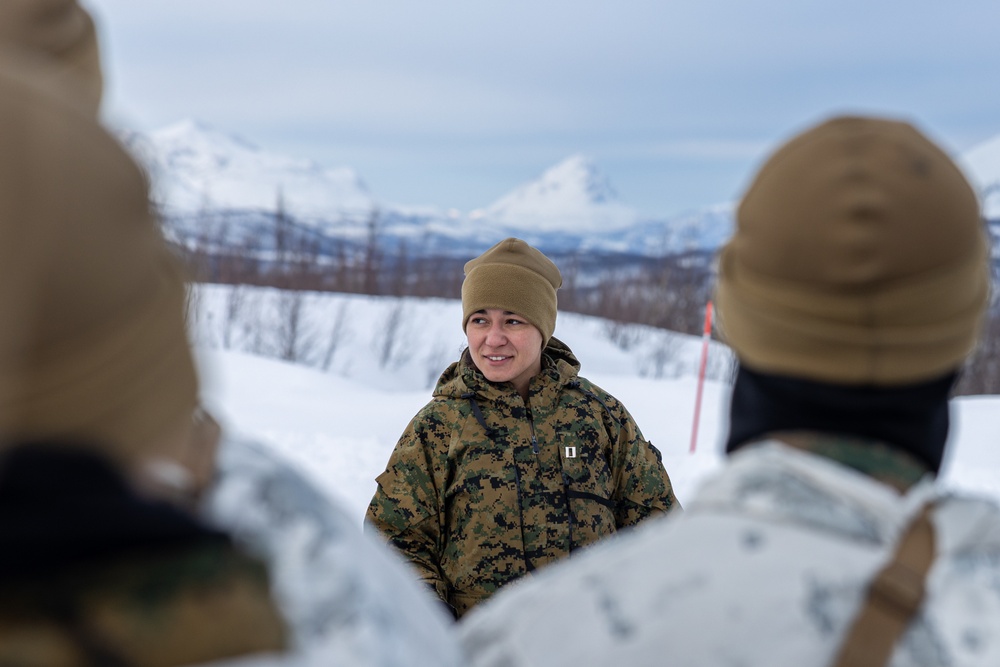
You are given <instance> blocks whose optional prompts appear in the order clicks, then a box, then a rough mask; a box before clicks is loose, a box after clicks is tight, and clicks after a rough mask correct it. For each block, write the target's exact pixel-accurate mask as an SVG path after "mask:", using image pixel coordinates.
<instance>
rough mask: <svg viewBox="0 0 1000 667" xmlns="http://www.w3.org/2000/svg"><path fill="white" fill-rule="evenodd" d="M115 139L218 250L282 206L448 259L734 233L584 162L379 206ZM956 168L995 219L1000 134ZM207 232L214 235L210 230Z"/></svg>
mask: <svg viewBox="0 0 1000 667" xmlns="http://www.w3.org/2000/svg"><path fill="white" fill-rule="evenodd" d="M122 136H123V139H124V141H125V143H126V145H128V146H129V147H130V148H131V149H132V150H133V152H134V153H135V154H136V155H137V156H138V157H139V159H140V160H141V161H142V162H144V163H145V164H146V165H147V168H148V169H149V171H150V173H151V176H152V180H153V184H154V198H155V200H156V201H157V203H158V204H159V205H160V208H161V211H163V214H164V218H165V220H166V223H167V227H168V231H169V232H170V233H171V234H173V236H174V238H175V239H177V240H179V241H184V240H185V239H187V240H191V239H195V238H204V237H206V236H210V237H213V238H221V237H223V236H224V237H225V239H224V241H223V242H225V243H230V244H240V245H243V246H248V245H254V244H258V245H260V247H262V248H266V246H267V239H268V238H270V237H271V236H273V234H270V233H269V231H268V230H269V229H270V228H272V227H273V225H274V220H275V214H276V211H278V210H279V209H281V210H282V211H283V213H284V214H285V215H286V217H287V218H288V219H289V220H290V221H291V222H292V224H293V225H297V226H298V227H299V228H300V229H301V230H302V231H303V233H307V234H311V235H316V237H317V238H319V239H320V240H321V241H325V242H328V245H329V244H336V243H338V242H340V241H347V242H348V243H354V244H363V243H364V242H365V239H366V238H367V235H368V234H369V232H370V230H369V228H368V224H369V222H370V221H371V220H372V219H373V214H375V213H377V222H378V232H379V235H380V239H381V242H382V243H383V245H384V247H386V248H389V247H393V246H399V245H401V244H402V243H404V242H405V243H406V244H407V248H408V252H410V253H413V252H417V251H418V250H417V249H418V248H419V252H424V253H428V254H432V255H435V256H440V255H447V256H452V257H455V258H460V257H468V256H470V255H472V254H475V253H478V252H481V251H482V250H483V249H484V248H486V247H488V246H489V245H492V244H493V243H495V242H496V241H497V240H499V239H501V238H503V237H505V236H519V237H521V238H524V239H525V240H526V241H528V242H529V243H532V244H534V245H536V246H538V247H539V248H541V249H542V250H543V251H545V252H548V253H553V254H555V255H562V256H567V255H570V254H573V255H580V254H587V255H591V256H594V257H608V256H621V257H634V256H645V257H658V256H663V255H669V254H680V253H696V254H701V255H703V256H708V255H710V254H711V253H712V252H714V250H715V249H716V248H718V247H719V245H720V244H722V243H723V242H724V241H725V240H726V239H727V238H728V237H729V235H730V234H731V233H732V228H733V215H734V203H732V202H727V203H721V204H713V205H707V206H705V207H704V208H701V209H696V210H692V211H688V212H686V213H683V214H679V215H675V216H671V217H666V218H653V217H650V216H644V215H642V214H641V213H639V212H638V211H636V210H635V209H633V208H631V207H629V206H628V205H627V204H626V203H624V202H622V201H621V200H620V199H619V198H618V196H617V194H616V193H615V189H614V187H613V186H612V185H611V183H610V181H609V179H608V178H607V177H606V176H604V175H603V174H602V173H601V171H600V169H599V168H598V166H597V164H596V163H595V162H594V161H593V160H592V159H590V158H588V157H586V156H583V155H573V156H571V157H569V158H567V159H565V160H563V161H562V162H560V163H558V164H556V165H555V166H553V167H551V168H550V169H548V170H546V171H544V172H543V173H542V174H541V175H540V176H539V177H538V178H537V179H535V180H533V181H531V182H527V183H525V184H523V185H521V186H520V187H518V188H516V189H515V190H514V191H512V192H510V193H508V194H506V195H504V196H502V197H500V198H498V199H497V200H496V201H495V202H493V203H492V204H490V205H487V206H485V207H483V208H478V209H475V210H473V211H471V212H469V213H461V212H457V211H449V212H446V211H443V210H439V209H435V208H433V207H419V208H418V207H413V206H406V205H401V204H395V203H389V202H385V201H382V200H380V199H379V198H378V197H377V196H376V195H375V194H373V193H371V192H370V191H369V190H368V189H367V188H366V187H365V185H364V182H363V181H362V179H361V178H360V176H359V175H358V174H357V173H356V172H355V171H354V170H353V169H350V168H347V167H341V168H337V169H329V168H325V167H323V166H321V165H319V164H317V163H315V162H313V161H311V160H307V159H301V158H295V157H288V156H284V155H278V154H275V153H271V152H268V151H266V150H263V149H261V148H258V147H256V146H254V145H252V144H250V143H248V142H246V141H244V140H241V139H238V138H236V137H233V136H231V135H228V134H226V133H225V132H222V131H219V130H214V129H212V128H210V127H207V126H205V125H204V124H201V123H198V122H196V121H192V120H186V121H182V122H179V123H176V124H174V125H171V126H169V127H165V128H163V129H161V130H157V131H155V132H152V133H150V134H148V135H142V134H138V133H134V132H132V133H123V135H122ZM958 161H959V163H960V164H961V165H962V167H963V168H964V169H965V170H966V171H967V173H968V174H969V178H970V180H972V181H973V183H974V184H976V185H977V187H978V190H979V192H980V194H981V196H982V197H983V200H984V209H985V213H986V215H987V216H988V217H990V218H991V219H993V220H998V219H1000V136H998V137H996V138H994V139H992V140H990V141H986V142H984V143H983V144H981V145H979V146H977V147H974V148H973V149H972V150H969V151H967V152H966V153H964V154H963V155H961V156H958ZM206 225H215V226H216V227H215V229H211V230H206ZM994 227H995V228H996V227H1000V223H995V224H994ZM220 231H224V234H220V233H219V232H220ZM320 245H321V246H322V245H323V243H322V242H321V243H320Z"/></svg>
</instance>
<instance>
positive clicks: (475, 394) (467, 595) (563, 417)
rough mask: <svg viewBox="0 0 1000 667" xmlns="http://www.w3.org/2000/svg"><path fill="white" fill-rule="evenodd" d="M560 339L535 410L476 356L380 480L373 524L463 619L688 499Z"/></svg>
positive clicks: (445, 388) (438, 396) (410, 432)
mask: <svg viewBox="0 0 1000 667" xmlns="http://www.w3.org/2000/svg"><path fill="white" fill-rule="evenodd" d="M579 367H580V364H579V362H578V361H577V360H576V358H575V357H574V356H573V353H572V352H571V351H570V350H569V348H567V347H566V346H565V345H564V344H563V343H562V342H560V341H559V340H557V339H555V338H553V339H551V341H550V342H549V345H548V347H546V349H545V352H544V354H543V355H542V371H541V373H540V374H539V375H537V376H536V377H534V378H532V380H531V384H530V387H529V396H528V404H527V405H525V402H524V401H523V400H522V399H521V396H520V395H519V394H518V393H517V391H515V390H514V388H513V386H512V385H510V384H509V383H496V384H495V383H491V382H489V381H487V380H486V378H485V377H484V376H483V375H482V374H481V373H480V372H479V371H478V369H476V368H475V366H474V365H473V364H472V362H471V361H470V359H469V357H468V352H466V354H464V355H463V357H462V359H461V360H460V361H458V362H456V363H454V364H452V365H451V366H449V368H448V369H447V370H446V371H445V372H444V374H442V376H441V379H440V380H439V381H438V385H437V387H436V388H435V390H434V397H433V399H432V400H431V402H430V403H428V404H427V405H426V406H425V407H424V408H423V409H422V410H421V411H420V412H419V413H417V415H416V416H415V417H414V418H413V420H412V421H411V422H410V424H409V426H408V427H407V429H406V431H405V432H404V433H403V435H402V437H401V438H400V439H399V442H398V443H397V444H396V448H395V450H394V451H393V453H392V456H391V457H390V459H389V462H388V465H387V467H386V470H385V472H384V473H382V474H381V475H379V477H378V479H377V482H378V490H377V491H376V493H375V496H374V498H373V499H372V501H371V505H370V506H369V508H368V515H367V521H368V522H369V524H370V525H374V526H375V527H376V528H378V530H379V531H381V533H382V534H383V535H384V536H385V537H386V538H388V540H389V542H390V543H391V544H392V545H393V546H395V547H396V548H397V549H399V551H401V552H402V553H403V554H404V556H405V557H406V558H407V559H409V560H410V561H411V562H412V564H413V565H414V566H416V567H417V569H418V571H419V574H420V576H421V577H422V578H423V580H424V581H425V582H426V583H427V584H429V585H430V586H432V587H433V588H434V589H435V591H436V592H437V594H438V596H440V597H441V599H442V600H444V601H445V602H447V603H448V604H449V605H450V606H451V607H452V609H453V610H454V611H455V613H456V615H458V616H461V615H462V614H464V613H465V612H466V611H467V610H468V609H469V608H470V607H472V606H473V605H475V604H476V603H478V602H480V601H482V600H483V599H485V598H487V597H488V596H490V595H492V594H493V593H494V592H495V591H496V590H497V589H499V588H500V587H501V586H503V585H504V584H506V583H508V582H510V581H512V580H514V579H517V578H518V577H521V576H523V575H524V574H526V573H528V572H531V571H533V570H535V569H538V568H539V567H542V566H543V565H546V564H548V563H551V562H552V561H555V560H558V559H560V558H563V557H565V556H567V555H568V554H569V553H570V552H571V551H573V550H575V549H578V548H580V547H582V546H585V545H587V544H590V543H592V542H594V541H596V540H598V539H600V538H603V537H606V536H608V535H611V534H612V533H614V532H615V531H616V530H618V529H620V528H623V527H626V526H631V525H633V524H635V523H637V522H639V521H641V520H642V519H645V518H646V517H648V516H650V515H651V514H658V513H662V512H665V511H667V510H669V509H671V508H674V507H678V505H677V501H676V499H675V498H674V494H673V490H672V488H671V484H670V479H669V477H668V476H667V473H666V471H665V470H664V468H663V464H662V462H661V460H660V453H659V451H657V450H656V448H655V447H653V446H652V445H651V444H650V443H648V442H646V440H645V439H644V438H643V436H642V433H641V432H640V431H639V428H638V426H636V424H635V422H634V421H633V420H632V417H631V415H629V413H628V411H627V410H626V409H625V407H624V406H623V405H622V404H621V403H620V402H619V401H617V400H616V399H615V398H614V397H613V396H611V395H610V394H608V393H606V392H605V391H603V390H602V389H600V388H599V387H597V386H595V385H593V384H591V383H590V382H588V381H587V380H585V379H584V378H582V377H579V376H578V375H577V370H578V369H579Z"/></svg>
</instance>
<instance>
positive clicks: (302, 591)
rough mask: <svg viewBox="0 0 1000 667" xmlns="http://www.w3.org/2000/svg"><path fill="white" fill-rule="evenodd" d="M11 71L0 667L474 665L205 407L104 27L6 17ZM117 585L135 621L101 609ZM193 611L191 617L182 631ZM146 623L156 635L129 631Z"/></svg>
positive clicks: (30, 9) (305, 491)
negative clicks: (117, 130) (108, 76)
mask: <svg viewBox="0 0 1000 667" xmlns="http://www.w3.org/2000/svg"><path fill="white" fill-rule="evenodd" d="M0 58H2V59H0V77H2V80H3V82H4V86H3V89H2V90H3V96H2V98H0V105H2V107H3V109H4V111H3V114H4V115H3V119H4V121H3V124H2V125H0V141H2V142H3V143H2V146H3V148H4V158H5V159H4V161H3V172H2V174H0V176H2V182H0V188H2V190H0V191H2V193H3V197H2V198H0V214H2V219H0V225H2V229H3V235H4V242H3V244H2V248H0V252H3V253H4V258H3V259H4V263H3V269H0V270H3V271H5V272H6V273H4V278H5V280H4V281H3V285H2V287H0V293H2V297H3V299H2V301H0V311H2V313H3V315H4V316H3V317H2V318H0V319H2V320H3V321H4V322H5V324H4V325H3V328H2V332H3V339H2V340H3V341H5V347H3V348H0V352H2V353H3V356H2V357H0V359H2V363H3V364H4V365H3V366H2V367H0V390H2V393H0V400H2V401H3V403H0V418H2V420H5V421H0V423H2V426H3V428H0V438H2V440H3V442H4V443H6V444H7V445H8V449H10V454H9V456H7V455H4V457H3V458H4V462H0V525H2V526H3V529H2V530H0V541H2V542H3V544H2V546H0V553H3V554H4V555H5V557H6V559H5V561H4V562H5V563H6V565H7V567H6V568H4V570H5V571H6V572H7V576H6V579H5V581H9V582H11V586H10V587H9V588H3V589H2V590H3V593H0V661H4V660H7V659H8V658H9V659H10V660H7V662H10V664H22V663H21V662H17V661H16V660H14V658H17V659H18V660H26V661H28V663H30V664H36V663H37V664H50V662H49V660H50V659H51V660H54V661H55V662H54V663H52V664H77V661H76V658H74V657H73V656H76V657H79V658H80V660H82V661H84V662H86V663H89V664H93V663H94V662H100V661H106V660H110V661H119V662H135V663H138V664H164V665H166V664H187V663H192V662H204V661H205V660H217V659H219V658H227V657H229V658H239V656H247V655H250V654H253V656H255V657H253V658H250V659H252V660H253V661H254V662H255V664H257V663H260V664H270V663H274V664H288V663H289V661H291V662H294V663H295V664H352V665H373V666H374V665H385V666H389V665H394V666H395V665H447V666H456V665H459V664H461V659H460V654H459V651H458V648H457V645H456V642H455V639H454V637H453V635H452V634H451V633H450V629H449V628H448V626H447V625H446V623H445V621H444V620H443V618H442V616H441V615H440V613H439V610H437V609H436V608H434V606H433V605H432V603H431V602H430V598H429V596H426V595H425V594H424V592H423V591H422V590H420V589H419V588H418V587H417V586H416V585H415V584H413V582H412V581H411V579H410V578H409V577H408V576H406V573H405V570H404V566H403V565H402V564H401V563H399V562H398V561H396V560H395V558H394V556H393V554H390V553H388V552H386V551H385V550H384V549H383V548H382V547H380V546H379V545H378V544H376V543H375V542H374V541H371V540H369V539H368V538H366V537H365V536H363V535H362V534H361V531H360V530H359V527H358V525H357V522H356V520H354V519H352V518H351V517H349V516H348V515H347V513H346V512H344V511H343V510H342V509H341V508H340V507H338V506H335V505H334V504H333V503H332V502H331V500H330V499H329V498H327V497H326V496H324V495H323V494H321V493H319V492H318V491H317V490H316V488H315V486H313V485H312V484H311V483H310V482H308V481H307V480H306V479H305V478H304V477H303V476H302V475H301V474H300V473H298V472H297V471H296V470H295V469H294V468H292V467H291V466H289V465H288V464H287V463H285V462H284V461H282V460H281V459H280V458H278V457H276V456H274V455H273V454H271V453H269V451H268V450H267V449H266V448H264V447H261V446H259V445H256V444H254V443H251V442H247V441H245V440H242V439H239V438H233V437H231V436H227V434H226V433H220V429H219V425H218V424H217V423H216V422H215V421H214V420H213V419H212V418H211V416H210V415H208V414H207V413H206V412H205V411H204V410H202V409H201V408H200V407H199V406H198V396H197V387H198V384H197V378H196V375H195V371H194V366H193V363H192V360H191V356H190V349H189V347H188V342H187V338H186V333H185V331H184V323H183V310H184V287H183V283H182V279H181V273H180V271H179V270H178V267H177V266H176V263H175V259H174V258H173V257H172V256H170V255H169V253H168V252H167V251H166V246H165V243H164V242H163V239H162V237H161V235H160V232H159V229H158V225H157V224H156V222H155V220H154V218H153V216H152V215H151V214H150V211H149V206H148V201H147V198H148V192H147V187H146V183H145V180H144V178H143V176H142V174H141V173H140V171H139V170H138V168H137V167H136V165H135V164H134V163H133V162H132V161H131V160H130V159H129V158H128V157H127V156H125V155H124V153H123V152H122V151H121V149H120V148H119V147H118V145H117V143H116V142H115V141H114V140H113V139H112V138H111V137H110V136H109V135H108V134H107V133H106V132H105V131H103V130H102V129H101V128H99V127H98V126H97V125H96V123H95V122H94V121H95V117H96V114H97V112H98V109H99V106H100V98H101V89H102V81H103V77H102V75H101V69H100V58H99V57H98V48H97V42H96V38H95V32H94V24H93V22H92V21H91V19H90V16H89V15H88V14H87V13H86V12H85V11H84V10H83V9H82V8H81V7H80V6H79V5H78V4H77V3H76V2H75V1H74V0H12V1H11V2H9V3H3V4H2V5H0ZM8 80H9V81H8ZM220 439H221V443H220ZM18 443H21V444H23V445H28V446H23V447H22V446H18V447H15V445H17V444H18ZM153 497H155V498H160V499H165V500H168V501H170V503H171V505H173V506H171V505H165V504H164V503H162V502H156V501H153V500H152V498H153ZM177 508H182V509H183V510H185V511H178V509H177ZM190 511H198V512H199V513H200V514H201V515H202V516H203V517H206V518H208V519H210V520H211V522H212V523H213V524H214V525H216V526H221V527H222V530H224V531H226V532H232V533H233V534H234V535H235V537H236V538H237V540H238V542H239V543H240V545H241V546H242V547H244V548H249V549H251V550H252V551H253V553H254V554H256V555H257V556H260V557H263V558H265V559H266V560H267V564H268V565H269V567H270V569H271V585H272V586H273V593H274V595H275V596H276V598H277V602H278V604H279V606H280V612H281V614H280V615H279V614H278V613H277V610H276V609H275V606H274V604H273V603H272V602H271V600H270V598H269V595H268V586H267V582H268V577H267V573H266V572H265V570H264V567H263V566H262V565H261V563H260V562H258V561H257V560H255V559H254V558H252V557H249V556H247V555H244V554H243V552H241V551H239V550H238V549H235V548H234V547H233V545H232V544H231V542H230V539H229V537H228V536H227V535H226V534H225V533H223V532H221V531H220V530H219V529H218V528H209V527H207V526H205V525H204V524H202V523H201V522H200V521H198V520H196V519H193V518H191V516H190V514H189V512H190ZM40 526H41V527H44V528H45V530H40V529H39V527H40ZM175 556H177V557H175ZM181 556H183V557H184V558H181ZM185 558H186V560H185ZM213 558H214V560H212V559H213ZM184 568H187V569H186V570H185V569H184ZM188 575H190V576H188ZM227 587H228V588H227ZM109 588H110V589H113V590H112V593H114V594H115V595H118V597H115V598H113V599H112V601H113V602H116V604H117V602H121V606H119V607H115V606H109V605H108V604H104V602H102V598H101V595H103V594H104V592H106V591H107V590H108V589H109ZM216 589H221V590H220V591H216ZM175 593H176V595H175ZM140 594H141V595H145V596H147V597H146V598H143V599H142V600H138V601H137V600H136V599H135V596H136V595H140ZM150 595H151V596H152V597H149V596H150ZM192 595H196V596H197V599H195V600H192V599H191V596H192ZM157 596H159V598H158V597H157ZM231 598H238V599H237V600H236V601H235V602H237V603H239V602H240V600H241V599H242V604H243V605H244V606H246V605H247V604H249V608H248V609H242V610H241V609H239V608H229V607H228V606H227V605H232V604H233V603H234V601H233V600H232V599H231ZM95 600H96V602H95ZM97 603H101V605H103V606H100V605H98V606H95V604H97ZM174 603H177V605H179V606H181V607H182V611H185V614H186V615H181V616H178V617H177V618H174V617H171V616H169V615H167V612H168V611H170V609H171V606H170V605H172V604H174ZM143 605H146V606H143ZM122 609H124V610H125V611H122ZM67 610H72V613H69V612H68V611H67ZM109 610H110V611H109ZM140 611H142V612H156V613H157V614H158V617H157V618H156V619H155V620H156V625H155V628H154V627H152V626H150V627H145V628H144V627H142V626H141V624H139V623H138V622H136V623H132V624H131V625H123V623H122V621H123V619H126V618H128V614H130V613H133V612H135V613H138V612H140ZM112 612H113V613H112ZM67 614H68V615H67ZM53 615H55V617H53ZM102 619H103V620H102ZM108 619H110V622H111V624H110V625H107V622H106V621H108ZM91 620H93V621H94V622H93V623H91ZM147 620H149V619H147ZM84 621H86V622H84ZM181 621H183V622H181ZM101 623H104V625H106V626H107V628H105V629H103V630H102V629H101V627H103V626H101ZM286 624H287V626H288V628H287V630H286V627H285V626H286ZM98 626H101V627H98ZM108 628H110V630H108ZM42 630H44V632H42ZM106 630H107V631H109V632H112V636H110V638H105V637H104V633H105V631H106ZM126 636H127V637H128V639H127V642H128V643H127V644H126V645H125V647H124V648H122V646H119V645H118V644H117V643H116V642H117V641H118V640H119V639H122V640H123V641H124V639H123V638H124V637H126ZM13 639H18V642H15V643H8V642H12V641H13ZM209 640H211V641H209ZM25 642H27V643H25ZM206 642H207V643H206ZM240 642H243V643H242V644H241V643H240ZM26 647H27V648H26ZM53 647H56V648H60V647H61V649H60V651H59V652H54V651H55V649H54V648H53ZM288 647H290V649H291V651H290V652H289V651H288V650H281V651H277V649H284V648H288ZM29 649H30V650H36V651H42V650H44V651H49V653H47V654H35V653H31V652H30V651H29V652H25V651H28V650H29ZM62 649H65V650H62ZM221 649H224V650H221ZM250 649H253V650H250ZM276 651H277V652H276ZM154 654H155V656H156V657H155V658H153V657H151V655H154ZM35 658H37V660H36V659H35ZM71 658H72V659H71Z"/></svg>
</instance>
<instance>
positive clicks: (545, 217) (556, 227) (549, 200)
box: [474, 154, 638, 232]
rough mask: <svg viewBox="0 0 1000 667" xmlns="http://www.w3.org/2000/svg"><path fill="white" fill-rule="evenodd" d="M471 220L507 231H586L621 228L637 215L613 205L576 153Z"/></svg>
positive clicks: (610, 193)
mask: <svg viewBox="0 0 1000 667" xmlns="http://www.w3.org/2000/svg"><path fill="white" fill-rule="evenodd" d="M474 217H478V218H484V219H487V220H490V221H491V222H496V223H499V224H502V225H504V226H507V227H510V228H513V229H525V230H533V231H539V230H545V231H567V232H586V231H607V230H609V229H620V228H624V227H627V226H630V225H632V224H634V223H635V222H636V219H637V217H638V216H637V214H636V212H635V211H634V210H633V209H631V208H629V207H627V206H625V205H624V204H622V203H621V202H620V201H619V200H618V195H617V193H616V192H615V190H614V188H613V187H612V186H611V183H610V181H609V180H608V179H607V177H605V176H604V175H603V174H602V173H601V172H600V170H599V169H598V168H597V165H596V164H595V163H594V161H593V160H592V159H591V158H589V157H587V156H585V155H581V154H576V155H572V156H570V157H568V158H566V159H565V160H563V161H562V162H560V163H558V164H557V165H555V166H553V167H551V168H549V169H547V170H546V171H545V172H544V173H542V175H541V176H540V177H539V178H538V179H537V180H535V181H532V182H530V183H526V184H525V185H522V186H521V187H519V188H517V189H516V190H514V191H513V192H511V193H510V194H508V195H507V196H505V197H503V198H501V199H499V200H498V201H496V202H494V203H493V204H492V205H491V206H489V207H488V208H486V209H485V210H482V211H477V212H475V213H474Z"/></svg>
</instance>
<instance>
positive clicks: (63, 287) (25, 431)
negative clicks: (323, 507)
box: [0, 60, 197, 463]
mask: <svg viewBox="0 0 1000 667" xmlns="http://www.w3.org/2000/svg"><path fill="white" fill-rule="evenodd" d="M32 74H33V71H28V72H24V71H22V70H19V69H18V68H17V67H16V66H15V65H14V64H11V63H9V62H6V61H3V60H0V446H7V445H8V444H9V443H11V442H13V441H17V440H20V441H25V440H52V441H64V440H65V441H68V442H84V443H89V444H91V445H93V446H95V447H97V448H99V449H101V450H103V451H104V452H105V454H107V455H110V456H112V457H114V458H117V459H119V460H121V461H124V462H126V463H133V462H137V461H138V460H145V459H146V458H149V457H151V456H169V455H170V453H168V452H154V451H151V449H150V445H151V442H153V441H154V440H157V439H158V438H157V436H161V435H162V434H163V433H164V431H165V429H168V428H177V424H179V423H180V420H181V419H184V418H186V417H187V416H189V415H191V413H192V410H193V409H194V408H195V406H196V403H197V379H196V375H195V368H194V363H193V360H192V356H191V352H190V348H189V346H188V340H187V336H186V329H185V323H184V304H185V290H184V282H183V276H182V273H181V271H180V268H179V266H178V263H177V261H176V259H175V258H174V256H173V255H172V254H171V253H170V251H169V249H168V247H167V246H166V243H165V241H164V240H163V238H162V235H161V233H160V231H159V227H158V226H157V224H156V223H155V221H154V219H153V216H152V214H151V211H150V207H149V202H148V192H147V185H146V182H145V180H144V178H143V175H142V174H141V172H140V171H139V169H138V167H137V166H136V164H135V163H134V162H133V161H132V160H131V159H130V158H129V157H128V156H127V155H126V153H125V152H124V151H123V149H122V148H121V147H120V146H119V144H118V143H117V142H116V141H115V140H114V139H113V138H112V137H111V136H110V135H109V134H108V133H107V132H106V131H105V130H104V129H102V128H101V127H100V126H99V125H98V123H97V121H96V119H95V118H93V117H92V116H91V115H89V114H87V113H83V112H81V110H80V108H79V107H78V106H76V105H74V104H73V103H71V102H70V101H69V100H67V99H66V98H65V97H64V96H60V95H54V94H50V92H49V91H48V90H47V89H43V88H41V87H38V86H36V85H35V81H34V80H33V78H32Z"/></svg>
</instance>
